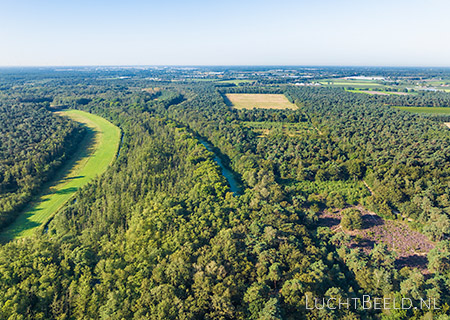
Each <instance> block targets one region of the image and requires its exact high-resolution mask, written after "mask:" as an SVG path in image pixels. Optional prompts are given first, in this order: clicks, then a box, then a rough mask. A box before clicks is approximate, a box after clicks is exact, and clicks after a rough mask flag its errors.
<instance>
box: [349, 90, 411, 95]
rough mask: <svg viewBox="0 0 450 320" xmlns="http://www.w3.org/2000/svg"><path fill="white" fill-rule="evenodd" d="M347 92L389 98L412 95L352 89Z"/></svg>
mask: <svg viewBox="0 0 450 320" xmlns="http://www.w3.org/2000/svg"><path fill="white" fill-rule="evenodd" d="M345 91H348V92H353V93H365V94H375V95H381V96H387V95H399V96H407V95H409V94H410V93H406V92H396V91H372V90H369V91H368V90H351V89H345Z"/></svg>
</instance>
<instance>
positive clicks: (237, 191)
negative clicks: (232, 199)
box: [199, 140, 242, 196]
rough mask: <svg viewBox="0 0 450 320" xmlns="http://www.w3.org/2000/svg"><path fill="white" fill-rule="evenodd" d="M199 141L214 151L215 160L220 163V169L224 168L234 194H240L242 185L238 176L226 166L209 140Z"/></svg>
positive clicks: (223, 170) (223, 172)
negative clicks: (237, 178)
mask: <svg viewBox="0 0 450 320" xmlns="http://www.w3.org/2000/svg"><path fill="white" fill-rule="evenodd" d="M199 141H200V143H201V144H202V145H204V146H205V148H206V149H208V151H211V152H212V153H214V161H215V162H216V163H217V164H218V165H219V167H220V169H221V170H222V174H223V176H224V177H225V178H226V179H227V181H228V185H229V186H230V190H231V192H233V194H234V195H235V196H238V195H240V194H241V191H242V190H241V187H240V185H239V183H238V181H237V180H236V177H235V176H234V174H233V172H232V171H231V170H229V169H228V168H226V167H225V165H224V164H223V162H222V160H221V159H220V158H219V157H218V156H217V154H216V153H215V152H214V149H213V147H212V146H211V144H210V143H209V142H207V141H205V140H199Z"/></svg>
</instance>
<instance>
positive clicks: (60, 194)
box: [0, 110, 120, 240]
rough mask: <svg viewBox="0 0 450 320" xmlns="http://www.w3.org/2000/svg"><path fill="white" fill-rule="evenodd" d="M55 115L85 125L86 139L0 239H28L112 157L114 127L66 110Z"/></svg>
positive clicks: (117, 137)
mask: <svg viewBox="0 0 450 320" xmlns="http://www.w3.org/2000/svg"><path fill="white" fill-rule="evenodd" d="M57 114H58V115H60V116H64V117H68V118H70V119H72V120H74V121H77V122H80V123H82V124H83V125H85V126H86V127H87V129H88V132H87V134H86V137H85V138H84V139H83V141H82V143H81V144H80V146H79V147H78V150H77V151H76V152H75V154H73V155H72V158H71V159H70V160H68V162H67V163H66V164H65V165H64V166H63V167H62V168H61V169H60V170H59V172H58V174H57V175H56V176H55V177H54V179H53V180H52V181H50V182H48V183H47V185H46V186H44V189H43V191H42V193H41V194H40V195H39V196H37V198H36V199H35V200H33V201H32V203H31V204H30V205H29V206H28V207H27V209H26V210H25V212H23V213H22V214H21V215H19V216H18V217H17V219H16V221H14V223H13V224H11V225H10V226H9V227H8V228H6V229H5V230H4V231H3V232H2V234H1V235H0V237H1V238H2V239H5V240H10V239H14V238H20V237H25V236H30V235H32V234H33V232H34V231H35V229H36V228H37V227H39V226H41V225H42V224H44V223H46V222H47V221H48V220H49V219H50V218H51V217H52V216H53V215H54V214H55V213H56V212H57V211H58V210H59V209H60V208H61V207H62V206H63V205H64V204H65V203H66V202H67V201H68V200H69V199H70V198H71V197H72V196H73V195H74V194H75V192H76V191H77V190H78V189H79V188H80V187H82V186H83V185H85V184H87V183H88V182H89V181H91V180H92V179H93V178H95V177H96V176H97V175H99V174H102V173H103V172H104V171H105V170H106V168H107V167H108V166H109V165H110V164H111V162H112V161H113V160H114V158H115V156H116V153H117V150H118V147H119V143H120V129H119V128H118V127H116V126H115V125H113V124H112V123H110V122H109V121H107V120H105V119H103V118H101V117H99V116H96V115H93V114H90V113H87V112H84V111H79V110H67V111H61V112H57Z"/></svg>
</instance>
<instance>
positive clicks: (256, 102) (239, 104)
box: [225, 93, 297, 110]
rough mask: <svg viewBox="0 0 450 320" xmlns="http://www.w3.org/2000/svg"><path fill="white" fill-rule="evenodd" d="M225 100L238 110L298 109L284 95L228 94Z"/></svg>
mask: <svg viewBox="0 0 450 320" xmlns="http://www.w3.org/2000/svg"><path fill="white" fill-rule="evenodd" d="M225 98H226V99H225V102H226V103H227V104H228V105H229V106H231V107H233V108H236V109H249V110H252V109H292V110H295V109H297V106H296V105H295V104H293V103H291V102H289V100H288V99H287V98H286V96H285V95H283V94H256V93H227V94H226V95H225ZM226 100H228V101H226Z"/></svg>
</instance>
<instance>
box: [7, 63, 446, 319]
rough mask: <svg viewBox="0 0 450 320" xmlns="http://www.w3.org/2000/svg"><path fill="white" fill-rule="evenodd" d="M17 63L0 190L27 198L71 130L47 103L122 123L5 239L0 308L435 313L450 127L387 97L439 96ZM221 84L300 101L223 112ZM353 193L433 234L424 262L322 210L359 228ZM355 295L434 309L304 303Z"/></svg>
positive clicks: (182, 315)
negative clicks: (73, 182)
mask: <svg viewBox="0 0 450 320" xmlns="http://www.w3.org/2000/svg"><path fill="white" fill-rule="evenodd" d="M125 72H128V73H130V71H125ZM30 73H31V74H30V75H23V74H21V73H16V74H14V73H5V74H3V80H4V84H3V85H2V89H1V91H0V99H1V101H2V105H1V109H0V121H1V123H2V126H1V127H0V130H1V132H2V136H1V138H0V139H1V140H0V141H1V145H0V152H1V153H0V154H1V157H2V160H1V161H2V162H1V171H0V182H1V184H0V187H1V189H0V191H1V192H2V198H1V199H2V200H3V199H6V196H4V195H9V196H11V197H12V195H17V196H19V195H21V194H23V193H25V192H28V194H29V195H30V196H31V195H32V193H33V192H35V191H36V190H38V189H39V187H40V186H41V185H42V183H43V182H44V181H46V179H48V177H49V176H51V175H52V173H53V172H54V170H57V168H58V166H59V165H60V164H61V163H62V162H64V159H65V157H67V156H68V155H70V150H71V149H73V148H74V146H75V145H76V144H77V143H76V142H77V141H79V140H77V139H81V138H82V136H83V130H82V129H81V128H80V127H79V126H77V125H76V124H75V123H74V122H69V121H68V120H63V119H61V118H59V117H56V116H54V115H53V114H52V112H53V110H58V109H61V108H75V109H80V110H84V111H88V112H91V113H94V114H97V115H100V116H102V117H104V118H105V119H107V120H109V121H111V122H112V123H114V124H115V125H117V126H119V127H120V129H121V130H122V132H123V134H124V137H123V143H122V147H121V151H120V155H119V156H118V157H117V159H116V160H115V161H114V163H113V164H112V165H111V166H110V168H109V169H108V170H107V171H106V173H105V174H103V175H101V176H99V177H98V178H96V179H95V180H94V181H93V182H91V183H90V184H88V185H87V186H85V187H83V188H82V189H81V190H80V191H79V192H77V194H76V196H75V199H73V201H70V203H68V204H66V205H65V206H64V207H63V208H62V209H61V210H60V211H59V212H58V214H56V215H55V217H54V218H53V219H52V220H51V221H50V222H49V224H48V228H46V229H45V232H44V233H37V234H36V235H35V236H33V237H30V238H25V239H19V240H15V241H11V242H9V243H5V244H3V245H2V246H1V247H0V318H1V319H359V318H361V319H367V318H375V319H376V318H378V319H421V318H424V317H428V318H431V317H436V318H437V317H440V318H439V319H447V318H448V317H447V315H448V314H449V309H450V307H449V305H450V278H449V277H448V268H449V267H450V259H449V257H450V242H449V240H448V236H449V235H450V220H449V216H448V215H449V214H450V200H449V199H448V194H449V191H450V190H449V186H450V184H449V173H450V171H449V170H450V168H449V158H448V157H449V156H448V152H449V151H450V132H449V131H448V129H446V128H444V127H443V126H442V125H441V124H440V122H438V120H437V119H434V118H433V119H430V118H427V117H424V116H419V115H415V114H412V113H408V112H406V111H401V110H396V109H393V108H391V107H390V105H403V106H407V105H414V106H416V105H421V106H425V105H427V104H428V105H429V106H432V105H433V106H434V105H439V106H444V105H445V104H446V103H447V102H446V101H448V99H449V98H448V97H449V96H450V95H449V94H446V93H442V94H438V95H433V94H432V93H429V94H425V95H423V96H418V98H414V99H417V101H419V102H417V103H418V104H415V103H416V101H415V100H414V99H411V98H410V97H409V96H398V97H397V96H395V97H393V98H392V97H391V96H389V97H386V96H371V95H366V94H358V93H352V92H346V91H345V90H343V89H341V88H312V87H294V86H278V85H277V86H274V87H266V86H259V87H254V86H223V85H218V84H216V83H214V82H208V81H204V82H203V81H202V82H194V81H191V82H189V81H168V80H170V78H173V77H176V76H175V75H174V73H168V72H166V73H164V72H162V71H159V70H157V71H155V74H151V76H152V78H154V77H161V78H163V79H161V80H158V81H156V80H149V79H147V78H148V77H150V75H148V74H145V77H144V75H142V77H141V74H140V71H136V72H135V73H134V74H128V73H123V74H121V73H119V72H117V74H116V71H114V72H112V74H108V76H110V77H112V76H116V75H119V76H125V75H126V76H127V77H128V76H130V77H131V78H123V79H112V80H107V77H106V76H105V75H103V73H101V72H92V73H87V74H84V73H83V75H82V76H80V75H77V74H75V73H71V72H68V73H67V74H66V75H65V76H62V75H61V74H60V73H52V72H50V71H46V72H42V73H39V72H34V71H33V72H30ZM185 73H186V71H182V72H180V75H183V76H184V75H185ZM167 74H168V75H167ZM180 75H179V76H180ZM165 77H166V78H165ZM180 77H181V76H180ZM24 79H28V80H27V81H33V85H30V84H29V83H28V82H27V81H25V80H24ZM229 92H241V93H280V94H285V95H286V97H287V98H288V99H289V100H290V101H291V102H293V103H295V104H296V105H297V106H298V109H297V110H263V109H259V110H236V109H233V108H230V106H229V102H228V101H227V100H226V99H224V98H225V96H224V95H225V94H226V93H229ZM25 97H26V98H25ZM24 99H25V100H24ZM389 99H393V100H392V101H391V100H389ZM434 99H436V100H434ZM394 100H395V101H394ZM412 100H414V101H412ZM411 101H412V102H411ZM433 101H435V102H433ZM447 106H448V105H447ZM201 141H208V142H209V143H210V144H211V145H212V146H214V152H215V154H214V153H212V152H210V151H208V150H207V149H206V148H205V147H204V146H203V145H202V143H201ZM215 156H219V157H220V158H221V160H222V162H223V163H224V164H225V165H226V166H227V167H228V168H229V169H230V170H232V171H233V172H234V176H235V179H236V180H237V181H238V182H239V183H240V184H241V186H242V190H243V191H242V193H241V194H239V195H234V194H233V193H232V192H231V191H230V188H229V186H228V182H227V180H226V178H225V177H224V176H223V175H222V174H221V170H220V168H219V166H218V164H217V163H216V162H215V161H214V157H215ZM14 168H15V169H14ZM8 172H10V173H8ZM7 176H8V177H11V178H8V179H6V177H7ZM12 181H14V182H12ZM366 184H367V185H368V186H369V188H368V187H366ZM9 201H10V200H9ZM27 201H29V198H24V199H23V203H26V202H27ZM5 203H7V202H5ZM17 205H19V202H18V204H17ZM356 205H359V206H364V207H366V208H368V209H369V210H372V211H374V212H375V213H377V214H378V215H380V216H381V217H383V218H385V219H390V220H396V221H402V223H406V222H407V221H409V222H408V223H409V225H410V227H411V228H414V229H415V230H418V231H420V232H422V233H423V234H425V235H426V236H428V237H429V239H430V240H432V241H433V243H435V244H436V245H435V247H434V248H433V249H432V250H430V252H429V253H428V265H427V266H426V270H425V271H423V270H420V269H418V268H414V267H408V266H407V267H402V268H400V267H399V266H398V264H397V262H396V260H397V257H396V253H395V252H393V251H392V250H390V248H389V246H388V244H386V243H383V242H380V243H377V244H375V245H374V248H373V249H372V250H371V251H370V253H367V252H364V251H363V250H360V249H359V248H357V247H356V248H355V247H353V246H352V245H351V241H352V239H351V236H350V235H349V234H348V233H339V232H333V231H332V230H330V228H327V227H324V226H322V225H320V223H319V217H320V214H321V213H322V212H323V211H324V210H328V209H335V208H340V209H343V208H346V209H345V210H344V211H343V212H344V213H343V214H344V219H346V220H345V222H343V224H344V225H345V228H346V229H348V230H353V229H360V228H362V223H363V222H362V220H361V216H360V213H359V211H357V210H355V209H351V207H352V206H356ZM5 208H6V207H5V206H4V207H2V208H0V209H1V211H0V212H1V214H2V217H3V215H8V212H9V211H8V210H7V209H5ZM408 219H409V220H408ZM7 222H8V221H6V220H5V223H7ZM363 295H371V296H373V297H380V298H390V299H393V298H397V300H400V299H401V298H409V299H412V300H414V301H417V300H419V299H420V298H423V299H435V300H434V301H436V303H437V304H438V305H439V307H440V308H441V309H439V310H428V309H424V310H413V309H408V310H394V309H392V310H383V311H380V310H373V309H372V310H364V309H362V308H357V309H355V308H349V309H347V308H342V309H325V308H322V309H313V310H309V309H307V308H306V307H307V305H306V299H307V297H310V298H313V297H320V298H322V297H324V298H326V299H328V298H331V297H332V298H342V299H346V298H362V296H363Z"/></svg>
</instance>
